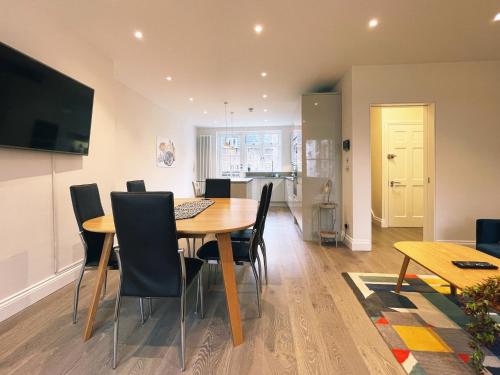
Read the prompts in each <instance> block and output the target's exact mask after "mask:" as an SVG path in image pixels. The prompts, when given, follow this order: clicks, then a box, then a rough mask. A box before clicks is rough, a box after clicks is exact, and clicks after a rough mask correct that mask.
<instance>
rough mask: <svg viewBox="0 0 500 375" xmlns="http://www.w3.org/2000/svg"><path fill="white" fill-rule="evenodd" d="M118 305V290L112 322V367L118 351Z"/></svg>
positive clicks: (119, 302) (119, 301)
mask: <svg viewBox="0 0 500 375" xmlns="http://www.w3.org/2000/svg"><path fill="white" fill-rule="evenodd" d="M120 305H121V296H120V290H118V293H117V295H116V304H115V318H114V322H113V368H114V369H115V368H116V357H117V355H116V354H117V351H118V328H119V324H120Z"/></svg>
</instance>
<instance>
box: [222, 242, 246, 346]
mask: <svg viewBox="0 0 500 375" xmlns="http://www.w3.org/2000/svg"><path fill="white" fill-rule="evenodd" d="M217 243H218V245H219V255H220V260H221V264H222V275H223V279H224V287H225V289H226V301H227V310H228V312H229V321H230V323H231V331H232V334H233V345H234V346H238V345H240V344H241V343H243V328H242V327H241V317H240V304H239V302H238V289H237V287H236V277H235V275H234V261H233V247H232V245H231V234H230V233H218V234H217Z"/></svg>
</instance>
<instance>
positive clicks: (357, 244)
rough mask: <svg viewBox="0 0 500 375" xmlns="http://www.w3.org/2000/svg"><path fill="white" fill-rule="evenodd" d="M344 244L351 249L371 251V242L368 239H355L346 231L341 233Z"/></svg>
mask: <svg viewBox="0 0 500 375" xmlns="http://www.w3.org/2000/svg"><path fill="white" fill-rule="evenodd" d="M342 238H343V239H344V241H343V242H344V244H345V245H346V246H347V247H348V248H349V249H351V250H352V251H371V250H372V244H371V242H370V241H369V240H362V239H356V238H352V237H351V236H349V235H348V234H347V233H345V232H343V233H342Z"/></svg>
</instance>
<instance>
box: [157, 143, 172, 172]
mask: <svg viewBox="0 0 500 375" xmlns="http://www.w3.org/2000/svg"><path fill="white" fill-rule="evenodd" d="M156 166H157V167H159V168H172V167H175V145H174V142H173V141H172V140H171V139H169V138H166V137H160V136H158V137H156Z"/></svg>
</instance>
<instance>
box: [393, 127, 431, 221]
mask: <svg viewBox="0 0 500 375" xmlns="http://www.w3.org/2000/svg"><path fill="white" fill-rule="evenodd" d="M387 130H388V133H387V135H388V136H387V151H388V154H387V155H386V157H387V159H388V163H387V165H388V170H387V171H388V177H389V178H388V180H389V181H388V185H389V187H388V189H389V226H390V227H422V226H423V217H424V216H423V213H424V128H423V124H388V128H387Z"/></svg>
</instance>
